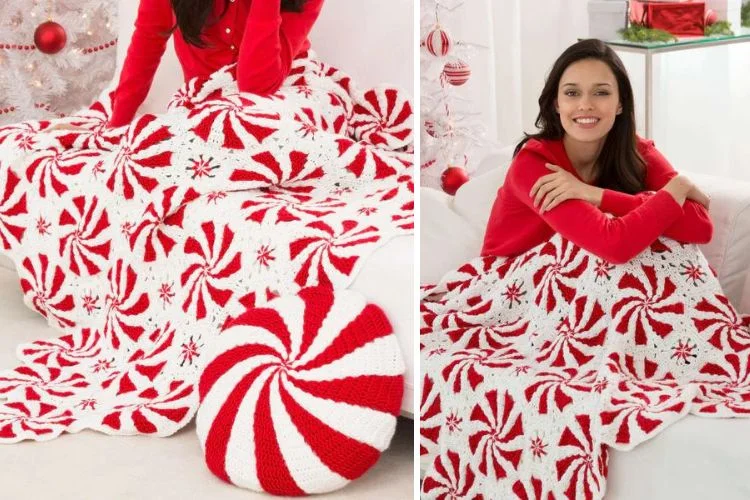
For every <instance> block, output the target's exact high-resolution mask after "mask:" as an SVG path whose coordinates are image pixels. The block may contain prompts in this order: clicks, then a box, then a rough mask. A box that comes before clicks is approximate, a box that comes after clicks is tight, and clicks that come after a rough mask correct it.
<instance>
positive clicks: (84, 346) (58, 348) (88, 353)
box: [18, 328, 102, 369]
mask: <svg viewBox="0 0 750 500" xmlns="http://www.w3.org/2000/svg"><path fill="white" fill-rule="evenodd" d="M100 340H101V334H100V333H99V332H98V331H92V330H91V329H89V328H82V329H76V330H75V331H74V332H73V333H71V334H68V335H63V336H62V337H58V338H52V339H44V340H37V341H35V342H32V343H30V344H21V346H19V348H18V354H19V356H20V358H21V359H22V360H23V361H26V362H28V363H34V364H39V365H44V366H47V367H50V368H65V369H67V368H75V367H77V366H79V365H90V364H93V362H94V361H95V360H96V357H97V356H99V353H100V352H101V350H102V349H101V346H100V345H99V341H100Z"/></svg>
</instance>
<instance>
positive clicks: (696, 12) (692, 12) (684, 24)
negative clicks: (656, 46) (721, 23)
mask: <svg viewBox="0 0 750 500" xmlns="http://www.w3.org/2000/svg"><path fill="white" fill-rule="evenodd" d="M630 9H631V11H630V12H631V18H630V19H631V21H633V22H636V23H638V24H644V25H646V26H647V27H649V28H656V29H661V30H664V31H668V32H669V33H672V34H673V35H697V36H702V35H703V34H704V32H705V31H704V30H705V26H706V25H705V14H706V3H705V2H662V1H641V2H639V1H636V0H631V2H630Z"/></svg>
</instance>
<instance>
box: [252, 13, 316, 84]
mask: <svg viewBox="0 0 750 500" xmlns="http://www.w3.org/2000/svg"><path fill="white" fill-rule="evenodd" d="M322 6H323V0H308V1H307V2H306V3H305V6H304V8H303V10H302V12H280V11H281V0H263V1H254V2H253V3H252V4H251V5H250V13H249V14H248V17H247V26H245V34H244V35H243V36H242V44H241V45H240V52H239V56H238V61H237V85H238V87H239V89H240V90H241V91H242V92H252V93H254V94H272V93H274V92H276V91H277V90H278V89H279V87H281V84H282V83H283V82H284V79H285V78H286V77H287V75H289V70H290V68H291V66H292V60H293V59H294V58H295V57H296V56H297V54H298V53H299V51H300V49H301V48H302V46H303V45H304V43H305V40H307V35H308V34H309V33H310V30H311V29H312V27H313V24H315V20H316V19H317V18H318V15H319V14H320V9H321V7H322Z"/></svg>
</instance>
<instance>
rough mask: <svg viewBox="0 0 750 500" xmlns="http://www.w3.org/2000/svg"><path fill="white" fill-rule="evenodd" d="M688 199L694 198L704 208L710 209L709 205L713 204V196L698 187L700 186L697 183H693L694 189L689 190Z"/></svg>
mask: <svg viewBox="0 0 750 500" xmlns="http://www.w3.org/2000/svg"><path fill="white" fill-rule="evenodd" d="M687 199H688V200H693V201H694V202H696V203H698V204H700V205H703V208H705V209H706V210H708V206H709V205H710V204H711V197H710V196H708V195H707V194H706V193H704V192H703V191H701V190H700V189H698V186H696V185H695V184H693V189H691V190H690V191H688V194H687Z"/></svg>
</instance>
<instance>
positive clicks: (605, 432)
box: [601, 388, 693, 450]
mask: <svg viewBox="0 0 750 500" xmlns="http://www.w3.org/2000/svg"><path fill="white" fill-rule="evenodd" d="M692 393H693V391H692V390H685V391H673V390H663V391H649V392H641V391H638V389H637V388H635V389H634V390H633V389H631V390H626V391H618V393H617V394H615V395H614V396H613V398H612V400H611V402H610V405H608V406H607V408H605V410H604V411H602V413H601V419H602V427H603V429H602V441H603V442H604V443H606V444H609V445H610V446H613V447H615V448H617V449H622V450H629V449H631V448H633V447H634V446H635V444H637V443H640V442H642V441H643V440H644V437H647V436H651V435H653V434H654V432H656V431H657V429H660V428H663V427H666V426H667V425H669V424H671V423H673V422H675V421H677V420H679V419H680V418H682V417H683V416H685V415H687V413H688V411H689V410H690V404H689V402H690V400H691V399H692ZM633 434H640V435H637V436H636V437H635V439H634V438H633Z"/></svg>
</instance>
